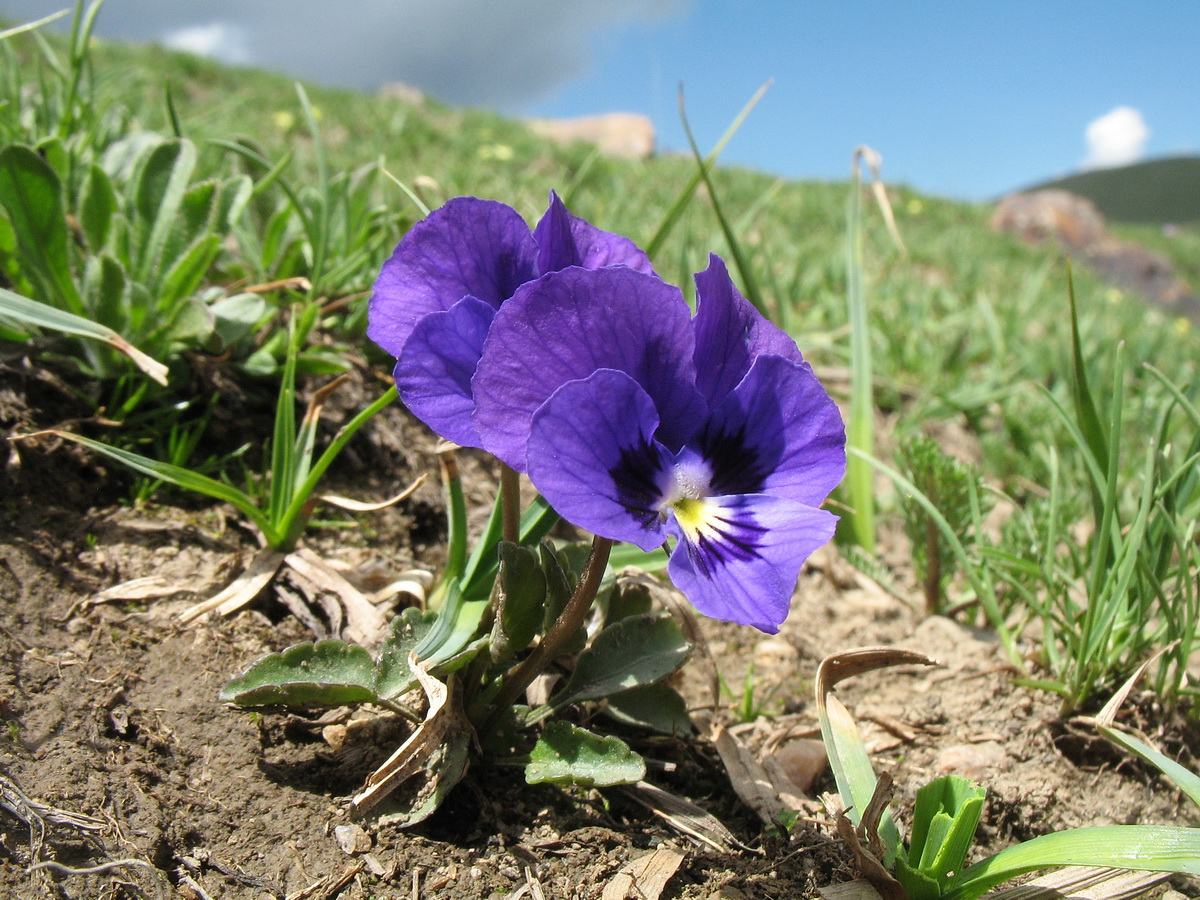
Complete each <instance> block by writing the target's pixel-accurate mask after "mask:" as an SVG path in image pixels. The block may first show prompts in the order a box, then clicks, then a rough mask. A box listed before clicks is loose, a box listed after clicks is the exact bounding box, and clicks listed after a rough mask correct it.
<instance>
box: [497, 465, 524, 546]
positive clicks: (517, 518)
mask: <svg viewBox="0 0 1200 900" xmlns="http://www.w3.org/2000/svg"><path fill="white" fill-rule="evenodd" d="M500 513H501V515H502V516H503V519H502V522H503V524H504V539H505V540H506V541H512V542H513V543H514V544H516V543H520V540H521V476H520V475H518V474H517V472H516V471H515V470H514V469H513V468H512V467H511V466H510V465H509V464H508V463H504V462H502V463H500Z"/></svg>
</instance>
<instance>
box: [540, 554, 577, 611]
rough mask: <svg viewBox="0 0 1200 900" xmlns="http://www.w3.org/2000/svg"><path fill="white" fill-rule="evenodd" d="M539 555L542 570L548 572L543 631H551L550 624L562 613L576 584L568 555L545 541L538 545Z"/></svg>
mask: <svg viewBox="0 0 1200 900" xmlns="http://www.w3.org/2000/svg"><path fill="white" fill-rule="evenodd" d="M538 556H539V557H540V559H541V562H542V571H543V572H545V573H546V607H545V611H544V613H543V619H542V631H543V632H545V631H549V630H550V626H551V625H553V624H554V623H555V622H556V621H558V617H559V616H560V615H562V611H563V608H564V607H565V606H566V605H567V601H568V600H570V599H571V594H572V593H573V592H574V590H575V585H574V584H573V583H572V578H571V574H572V573H571V568H570V566H568V565H567V561H566V557H565V556H562V555H560V554H559V553H558V552H557V551H555V549H554V548H553V547H552V546H551V545H550V544H549V543H545V542H543V543H542V544H541V545H540V546H539V547H538Z"/></svg>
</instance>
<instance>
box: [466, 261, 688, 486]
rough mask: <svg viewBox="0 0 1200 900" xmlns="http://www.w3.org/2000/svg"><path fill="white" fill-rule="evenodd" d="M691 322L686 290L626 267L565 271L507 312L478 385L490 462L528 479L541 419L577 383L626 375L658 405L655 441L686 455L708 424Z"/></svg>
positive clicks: (524, 293) (526, 292)
mask: <svg viewBox="0 0 1200 900" xmlns="http://www.w3.org/2000/svg"><path fill="white" fill-rule="evenodd" d="M693 340H694V339H693V337H692V329H691V325H690V313H689V311H688V307H687V303H686V302H684V299H683V295H682V294H681V293H680V292H679V289H678V288H675V287H672V286H671V285H668V284H664V283H663V282H662V281H660V280H659V279H658V278H656V277H654V276H651V275H644V274H642V273H640V272H635V271H633V270H632V269H629V268H625V267H623V266H612V267H606V268H602V269H579V268H570V269H563V270H562V271H559V272H551V273H550V274H548V275H543V276H542V277H541V278H539V279H538V280H537V281H534V282H531V283H529V284H526V285H524V286H523V287H521V288H520V289H519V290H518V291H517V293H516V295H515V296H514V297H513V298H512V299H511V300H509V301H508V302H507V303H505V304H504V306H502V307H501V308H500V311H499V312H498V313H497V314H496V319H495V321H494V322H493V323H492V328H491V331H490V332H489V333H488V337H487V341H486V342H485V343H484V348H483V358H482V359H480V361H479V369H478V371H477V372H476V373H475V379H474V381H473V382H472V391H473V393H474V397H475V427H476V428H477V429H478V431H479V435H480V438H481V439H482V441H483V447H484V449H485V450H487V451H488V452H490V453H492V454H494V455H496V456H498V457H499V458H500V459H502V460H504V462H506V463H508V464H509V465H510V466H512V467H513V468H514V469H517V470H518V471H525V444H526V442H527V441H528V440H529V427H530V421H531V420H532V418H533V414H534V413H535V412H536V411H537V409H538V407H540V406H541V405H542V404H543V403H545V402H546V400H547V399H548V398H549V397H550V395H551V394H552V393H554V391H556V390H558V388H560V387H561V386H562V385H564V384H566V383H567V382H568V381H575V380H576V379H580V378H587V377H588V376H589V375H591V374H592V373H593V372H595V371H596V370H597V369H616V370H617V371H620V372H625V373H626V374H628V375H629V376H631V377H632V378H633V380H634V381H636V382H637V383H638V384H640V385H641V386H642V388H643V389H644V390H645V391H646V393H647V394H649V395H650V398H651V399H652V400H653V401H654V406H655V409H657V411H658V415H659V419H660V424H659V428H658V432H657V433H656V434H655V438H656V439H657V440H658V441H659V442H660V443H662V444H664V445H666V446H667V447H668V448H669V449H671V450H672V451H674V450H678V449H679V447H680V446H682V444H683V442H684V441H686V440H687V439H688V437H690V436H691V435H692V434H693V433H694V432H695V431H696V430H697V429H698V428H699V427H700V425H701V424H702V423H703V421H704V419H705V417H706V415H707V410H706V408H705V406H704V402H703V401H702V400H701V399H700V396H699V394H697V393H696V388H695V377H696V376H695V369H694V368H693V364H692V349H693Z"/></svg>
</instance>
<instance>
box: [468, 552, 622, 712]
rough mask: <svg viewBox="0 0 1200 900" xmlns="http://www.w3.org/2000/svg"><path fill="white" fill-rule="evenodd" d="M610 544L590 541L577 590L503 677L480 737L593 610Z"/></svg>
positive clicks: (606, 562)
mask: <svg viewBox="0 0 1200 900" xmlns="http://www.w3.org/2000/svg"><path fill="white" fill-rule="evenodd" d="M612 544H613V542H612V541H611V540H609V539H608V538H602V537H596V538H593V540H592V552H591V554H590V555H589V556H588V560H587V565H586V566H584V569H583V577H582V578H580V579H579V586H578V587H577V588H575V593H574V594H572V595H571V599H570V600H568V601H567V605H566V606H564V607H563V611H562V614H561V615H560V616H559V617H558V619H557V620H555V622H554V624H553V625H551V626H550V630H549V631H547V632H546V635H545V637H543V638H542V640H541V642H540V643H539V644H538V645H537V646H536V647H534V648H533V652H532V653H530V654H529V655H528V656H527V657H525V659H523V660H522V661H521V663H520V665H518V666H516V667H515V668H513V669H512V670H511V671H510V672H509V673H508V674H507V675H506V676H505V678H504V682H503V685H502V686H501V688H500V693H499V694H497V695H496V699H495V701H494V702H493V703H492V709H491V712H489V713H488V716H487V719H485V720H484V723H483V727H482V728H481V729H480V732H481V733H483V734H487V733H488V732H489V731H491V729H492V728H493V727H494V726H495V724H496V720H497V719H498V718H499V716H500V714H501V713H502V712H503V711H504V710H506V709H508V708H509V707H510V706H512V705H513V704H514V703H516V701H517V698H518V697H520V696H521V694H523V693H524V692H525V689H526V688H527V687H529V685H530V683H531V682H532V681H533V679H534V678H536V677H537V676H538V675H540V674H541V673H542V671H543V670H544V669H545V668H546V666H548V665H550V663H551V662H552V661H553V660H554V658H555V657H556V656H558V654H559V651H561V650H562V648H563V646H564V645H565V644H566V642H567V641H568V640H569V639H570V638H571V635H573V634H574V633H575V631H576V630H577V629H578V628H579V626H580V625H582V624H583V620H584V619H585V618H586V617H587V614H588V611H589V610H590V609H591V608H592V601H593V600H595V599H596V591H597V590H599V588H600V581H601V579H602V578H603V577H604V569H605V567H606V566H607V565H608V554H609V552H610V551H611V550H612Z"/></svg>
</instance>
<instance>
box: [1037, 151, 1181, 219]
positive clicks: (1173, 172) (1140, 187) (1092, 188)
mask: <svg viewBox="0 0 1200 900" xmlns="http://www.w3.org/2000/svg"><path fill="white" fill-rule="evenodd" d="M1045 188H1060V189H1062V190H1064V191H1070V192H1071V193H1072V194H1078V195H1079V196H1081V197H1086V198H1088V199H1089V200H1091V201H1092V202H1093V203H1094V204H1096V208H1097V209H1099V210H1100V212H1101V213H1103V214H1104V216H1105V218H1107V219H1108V220H1109V221H1110V222H1126V223H1138V224H1151V225H1162V224H1166V223H1175V224H1184V223H1191V222H1200V156H1168V157H1165V158H1163V159H1152V160H1148V161H1146V162H1140V163H1134V164H1133V165H1131V166H1120V167H1118V168H1114V169H1096V170H1093V171H1090V172H1080V173H1079V174H1078V175H1069V176H1067V177H1066V178H1058V179H1055V180H1054V181H1047V182H1045V183H1043V184H1037V185H1034V186H1032V187H1029V188H1026V190H1041V189H1045Z"/></svg>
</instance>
